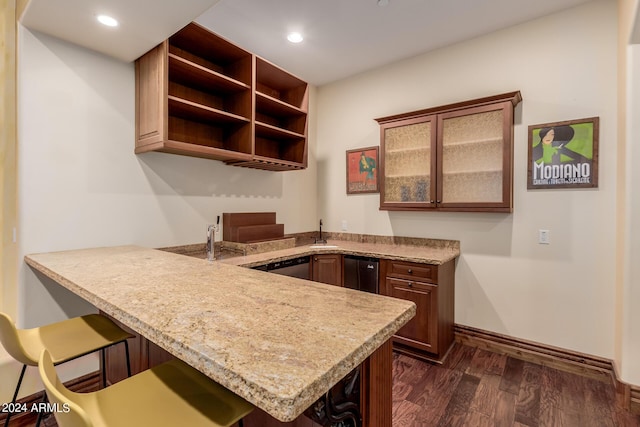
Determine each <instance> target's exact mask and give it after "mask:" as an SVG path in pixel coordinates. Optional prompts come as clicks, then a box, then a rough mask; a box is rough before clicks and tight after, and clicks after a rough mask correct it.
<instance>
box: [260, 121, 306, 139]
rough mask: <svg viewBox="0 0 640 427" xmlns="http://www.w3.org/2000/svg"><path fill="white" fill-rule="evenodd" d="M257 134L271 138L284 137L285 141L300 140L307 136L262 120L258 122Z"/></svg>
mask: <svg viewBox="0 0 640 427" xmlns="http://www.w3.org/2000/svg"><path fill="white" fill-rule="evenodd" d="M256 136H260V137H264V138H271V139H282V140H284V141H292V140H298V139H302V138H304V137H305V136H304V135H303V134H301V133H297V132H291V131H289V130H287V129H282V128H279V127H277V126H272V125H269V124H267V123H260V122H256Z"/></svg>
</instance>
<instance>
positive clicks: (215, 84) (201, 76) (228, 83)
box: [169, 53, 251, 93]
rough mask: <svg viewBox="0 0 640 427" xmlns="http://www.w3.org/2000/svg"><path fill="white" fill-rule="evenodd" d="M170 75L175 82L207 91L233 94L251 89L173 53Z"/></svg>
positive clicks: (170, 59) (170, 57) (171, 55)
mask: <svg viewBox="0 0 640 427" xmlns="http://www.w3.org/2000/svg"><path fill="white" fill-rule="evenodd" d="M169 73H170V74H171V79H172V80H173V81H175V82H179V83H182V84H184V85H185V86H191V87H195V88H199V89H202V90H207V91H220V92H226V93H233V92H239V91H241V90H250V89H251V86H250V85H248V84H246V83H243V82H241V81H239V80H236V79H233V78H231V77H228V76H225V75H224V74H220V73H218V72H216V71H213V70H211V69H209V68H206V67H203V66H202V65H198V64H196V63H194V62H191V61H189V60H187V59H185V58H182V57H180V56H177V55H174V54H172V53H170V54H169Z"/></svg>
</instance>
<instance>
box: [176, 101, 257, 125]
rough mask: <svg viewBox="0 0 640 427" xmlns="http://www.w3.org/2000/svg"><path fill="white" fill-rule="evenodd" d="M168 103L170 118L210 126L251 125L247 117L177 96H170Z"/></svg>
mask: <svg viewBox="0 0 640 427" xmlns="http://www.w3.org/2000/svg"><path fill="white" fill-rule="evenodd" d="M168 102H169V115H170V116H175V117H181V118H184V119H188V120H192V121H197V122H203V123H208V124H212V123H219V124H237V125H241V124H245V123H249V121H250V120H249V119H247V118H245V117H242V116H238V115H236V114H231V113H227V112H226V111H221V110H218V109H215V108H211V107H207V106H206V105H201V104H197V103H195V102H191V101H187V100H186V99H180V98H177V97H175V96H169V97H168Z"/></svg>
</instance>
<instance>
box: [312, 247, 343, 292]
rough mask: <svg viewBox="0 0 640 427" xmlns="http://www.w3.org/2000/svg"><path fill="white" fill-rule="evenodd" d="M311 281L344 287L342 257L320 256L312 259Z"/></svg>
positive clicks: (334, 255)
mask: <svg viewBox="0 0 640 427" xmlns="http://www.w3.org/2000/svg"><path fill="white" fill-rule="evenodd" d="M311 280H313V281H314V282H321V283H327V284H329V285H336V286H343V277H342V255H339V254H338V255H336V254H320V255H313V256H312V257H311Z"/></svg>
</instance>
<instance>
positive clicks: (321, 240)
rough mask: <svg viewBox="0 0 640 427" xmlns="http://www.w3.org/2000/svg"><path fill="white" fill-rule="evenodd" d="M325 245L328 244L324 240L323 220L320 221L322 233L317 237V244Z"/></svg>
mask: <svg viewBox="0 0 640 427" xmlns="http://www.w3.org/2000/svg"><path fill="white" fill-rule="evenodd" d="M319 243H320V244H325V243H327V241H326V240H325V239H323V238H322V220H320V233H319V236H318V237H316V241H315V244H319Z"/></svg>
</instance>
